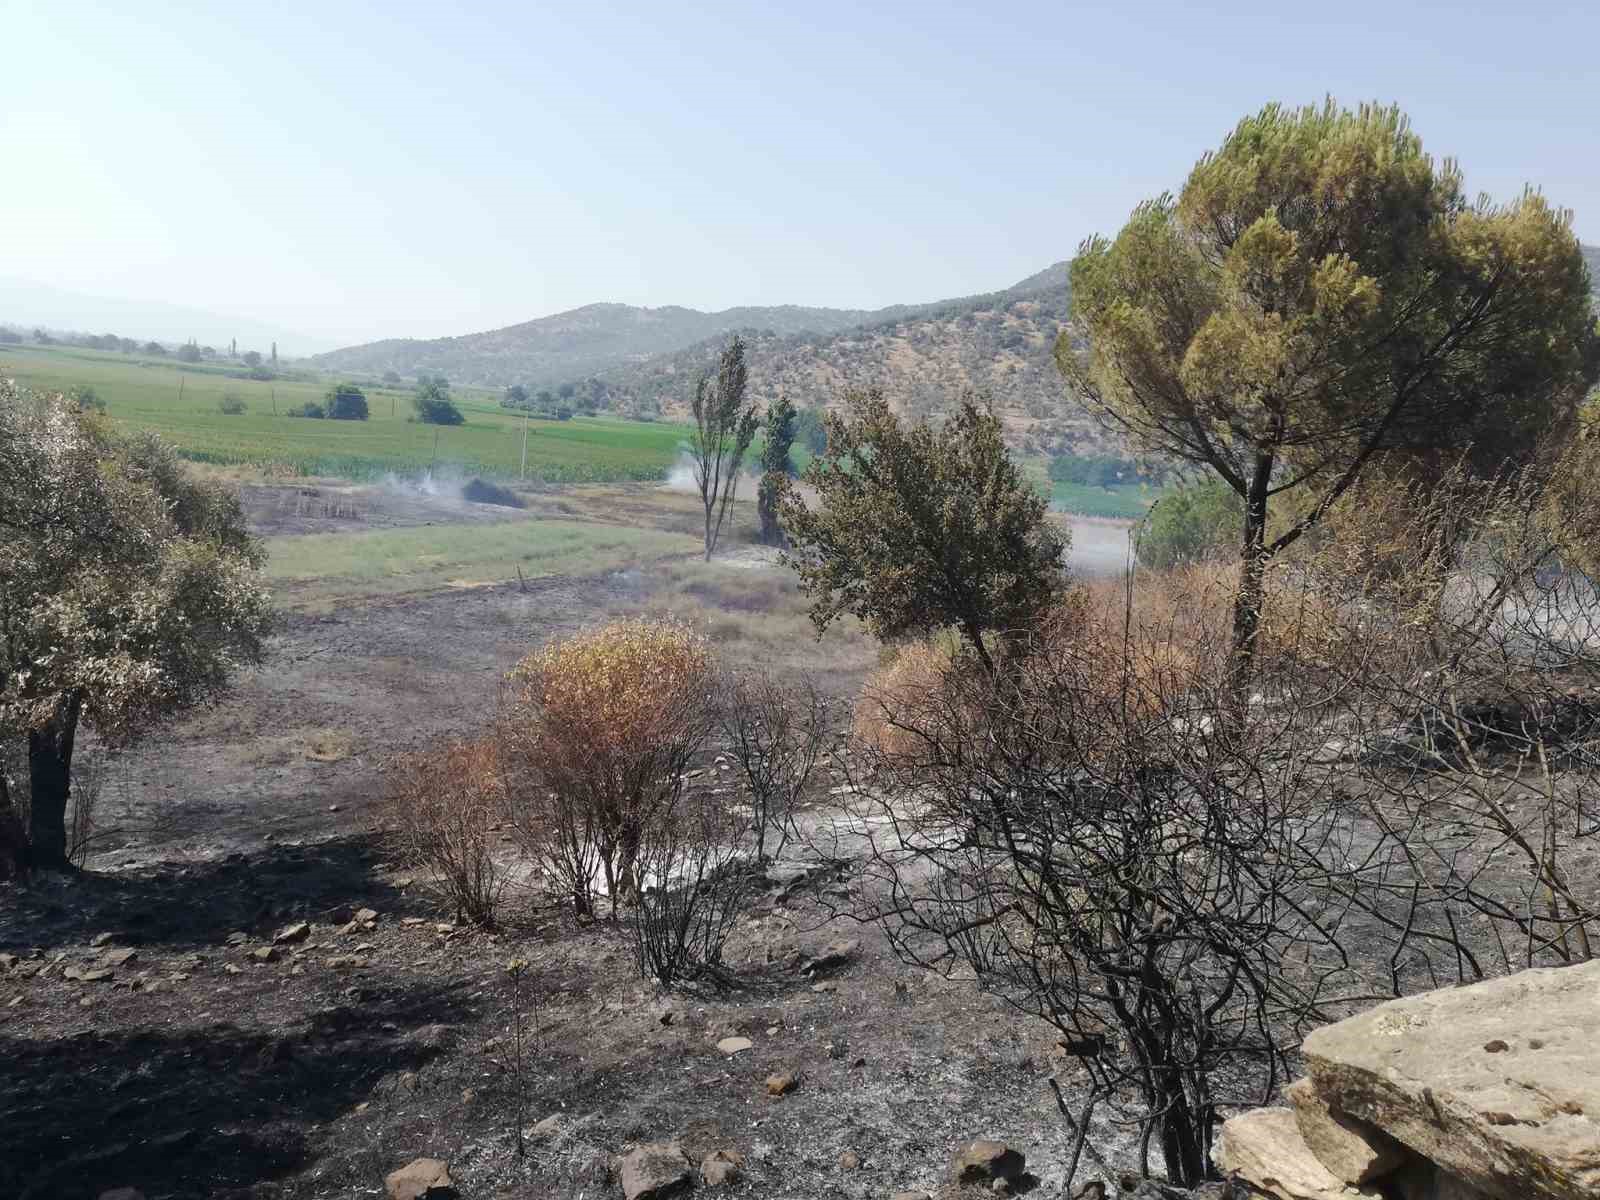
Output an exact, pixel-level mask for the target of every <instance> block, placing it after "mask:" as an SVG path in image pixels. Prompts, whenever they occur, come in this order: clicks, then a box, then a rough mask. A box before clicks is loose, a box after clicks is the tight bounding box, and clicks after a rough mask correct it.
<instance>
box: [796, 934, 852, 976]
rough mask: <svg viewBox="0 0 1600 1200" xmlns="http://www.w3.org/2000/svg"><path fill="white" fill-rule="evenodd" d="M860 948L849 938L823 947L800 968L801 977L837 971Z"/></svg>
mask: <svg viewBox="0 0 1600 1200" xmlns="http://www.w3.org/2000/svg"><path fill="white" fill-rule="evenodd" d="M860 948H861V943H860V942H859V941H858V940H857V939H855V938H850V939H849V940H847V941H842V942H832V943H830V944H829V945H828V946H827V947H825V948H824V949H823V951H822V953H821V954H819V955H817V956H816V957H815V958H813V959H812V960H811V961H810V962H808V963H806V964H805V965H804V966H803V967H801V968H800V973H801V974H802V975H817V974H825V973H827V972H829V971H837V970H838V969H839V968H840V967H842V966H844V965H845V964H846V963H848V962H849V961H850V960H851V959H852V958H854V957H855V955H856V951H857V950H859V949H860Z"/></svg>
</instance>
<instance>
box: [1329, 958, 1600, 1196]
mask: <svg viewBox="0 0 1600 1200" xmlns="http://www.w3.org/2000/svg"><path fill="white" fill-rule="evenodd" d="M1597 1012H1600V962H1589V963H1584V964H1582V965H1580V966H1575V967H1550V968H1542V969H1534V970H1528V971H1522V972H1520V973H1518V974H1516V975H1510V976H1506V977H1505V978H1502V979H1493V980H1489V981H1487V982H1484V983H1477V984H1473V985H1472V986H1470V987H1463V988H1445V989H1442V990H1440V991H1436V992H1428V993H1426V994H1424V995H1420V996H1412V997H1408V998H1407V999H1404V1000H1391V1001H1389V1002H1388V1003H1386V1004H1380V1005H1378V1006H1377V1007H1376V1008H1373V1009H1371V1010H1369V1011H1368V1012H1365V1013H1362V1014H1361V1015H1359V1016H1355V1017H1350V1018H1348V1019H1347V1020H1344V1021H1340V1022H1338V1023H1337V1024H1334V1025H1329V1026H1325V1027H1324V1028H1322V1029H1319V1030H1317V1031H1316V1032H1314V1033H1312V1034H1311V1035H1310V1037H1308V1038H1307V1039H1306V1042H1305V1051H1304V1052H1305V1061H1306V1065H1307V1067H1308V1069H1309V1071H1310V1074H1311V1078H1312V1081H1313V1082H1314V1083H1315V1084H1316V1087H1317V1091H1318V1093H1319V1094H1320V1095H1321V1096H1322V1097H1323V1098H1324V1100H1326V1102H1327V1103H1328V1104H1329V1105H1331V1106H1333V1107H1335V1108H1337V1109H1339V1110H1340V1111H1341V1112H1344V1113H1347V1114H1349V1115H1351V1116H1354V1117H1357V1118H1359V1119H1361V1120H1364V1121H1367V1122H1368V1123H1370V1124H1373V1125H1376V1126H1378V1127H1379V1128H1381V1129H1383V1130H1384V1131H1385V1132H1386V1133H1388V1134H1390V1135H1391V1136H1392V1137H1394V1138H1395V1139H1396V1140H1397V1141H1400V1142H1403V1143H1404V1144H1405V1145H1407V1146H1408V1147H1410V1148H1411V1149H1412V1150H1413V1151H1415V1152H1416V1153H1418V1154H1420V1155H1421V1156H1422V1157H1423V1158H1426V1159H1428V1160H1430V1161H1432V1162H1434V1163H1436V1164H1437V1165H1438V1166H1439V1168H1440V1170H1441V1172H1442V1173H1443V1174H1445V1175H1448V1176H1452V1177H1454V1179H1456V1180H1459V1181H1460V1182H1462V1183H1464V1184H1467V1185H1470V1186H1471V1187H1474V1188H1477V1189H1478V1190H1479V1191H1483V1192H1487V1193H1489V1194H1490V1195H1491V1196H1516V1197H1519V1200H1520V1198H1522V1197H1526V1198H1527V1200H1577V1198H1578V1197H1581V1196H1594V1195H1596V1194H1600V1124H1597V1121H1600V1038H1596V1037H1595V1035H1594V1030H1595V1021H1596V1014H1597ZM1497 1041H1499V1042H1504V1043H1505V1045H1506V1046H1507V1049H1505V1050H1493V1051H1491V1050H1488V1049H1486V1047H1487V1046H1489V1045H1490V1044H1492V1043H1494V1042H1497Z"/></svg>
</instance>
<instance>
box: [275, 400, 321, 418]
mask: <svg viewBox="0 0 1600 1200" xmlns="http://www.w3.org/2000/svg"><path fill="white" fill-rule="evenodd" d="M284 411H285V413H286V414H287V415H288V416H291V417H313V418H315V419H316V420H319V421H320V420H321V419H323V418H324V417H326V416H327V415H328V413H327V410H326V409H324V408H323V407H322V404H321V402H320V401H317V400H307V401H306V402H305V403H304V404H295V405H291V406H290V407H289V408H287V409H285V410H284Z"/></svg>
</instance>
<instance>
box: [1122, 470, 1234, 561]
mask: <svg viewBox="0 0 1600 1200" xmlns="http://www.w3.org/2000/svg"><path fill="white" fill-rule="evenodd" d="M1243 529H1244V504H1243V502H1242V501H1241V500H1240V499H1239V494H1238V493H1237V492H1235V491H1234V490H1233V489H1232V488H1230V487H1229V486H1228V485H1227V484H1226V483H1224V482H1223V481H1222V480H1220V479H1209V480H1207V481H1206V482H1204V483H1200V484H1196V485H1194V486H1192V487H1184V488H1178V489H1177V490H1175V491H1172V492H1169V493H1168V494H1167V495H1165V496H1163V497H1162V498H1161V499H1160V500H1158V501H1156V503H1155V507H1154V508H1152V509H1151V510H1150V513H1149V515H1148V516H1147V517H1146V518H1145V521H1144V528H1143V529H1142V530H1141V531H1140V534H1139V562H1140V564H1141V565H1143V566H1146V567H1153V568H1156V569H1158V570H1162V569H1165V568H1167V567H1174V566H1178V565H1180V564H1183V563H1191V562H1197V561H1199V560H1201V559H1204V558H1208V557H1211V556H1213V555H1215V554H1218V553H1220V552H1223V551H1224V550H1229V551H1231V550H1233V549H1234V548H1235V547H1237V546H1238V544H1239V536H1240V532H1241V531H1242V530H1243Z"/></svg>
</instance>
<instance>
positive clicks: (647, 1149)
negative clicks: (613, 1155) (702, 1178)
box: [617, 1142, 694, 1200]
mask: <svg viewBox="0 0 1600 1200" xmlns="http://www.w3.org/2000/svg"><path fill="white" fill-rule="evenodd" d="M617 1178H618V1181H619V1182H620V1183H621V1184H622V1194H623V1196H624V1197H625V1198H626V1200H666V1198H667V1197H668V1196H677V1195H681V1194H683V1193H685V1192H687V1191H688V1190H689V1189H690V1188H692V1187H693V1186H694V1168H693V1166H692V1165H691V1164H690V1162H689V1159H688V1158H687V1157H686V1156H685V1155H684V1153H683V1147H681V1146H679V1145H678V1143H677V1142H647V1143H645V1144H644V1145H643V1146H638V1147H636V1148H635V1149H633V1150H630V1151H629V1152H628V1153H627V1154H625V1155H623V1157H622V1161H621V1162H620V1163H619V1164H618V1165H617Z"/></svg>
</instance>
